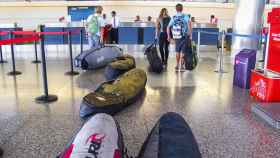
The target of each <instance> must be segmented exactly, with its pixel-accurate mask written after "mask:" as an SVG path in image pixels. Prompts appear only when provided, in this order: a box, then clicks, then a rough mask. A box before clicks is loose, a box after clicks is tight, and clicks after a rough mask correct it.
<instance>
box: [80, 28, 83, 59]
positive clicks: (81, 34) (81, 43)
mask: <svg viewBox="0 0 280 158" xmlns="http://www.w3.org/2000/svg"><path fill="white" fill-rule="evenodd" d="M83 33H84V31H83V29H81V30H80V49H81V51H80V53H81V54H82V53H83V51H84V35H83Z"/></svg>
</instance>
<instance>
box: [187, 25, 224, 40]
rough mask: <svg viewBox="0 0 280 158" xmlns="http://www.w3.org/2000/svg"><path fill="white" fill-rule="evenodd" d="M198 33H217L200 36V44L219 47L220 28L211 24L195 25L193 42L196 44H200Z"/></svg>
mask: <svg viewBox="0 0 280 158" xmlns="http://www.w3.org/2000/svg"><path fill="white" fill-rule="evenodd" d="M198 31H203V32H210V33H217V34H207V33H202V32H201V34H200V44H201V45H217V44H218V41H219V35H218V33H219V28H218V27H217V25H215V24H209V23H194V24H193V35H192V37H193V40H194V41H195V43H197V42H198V33H197V32H198Z"/></svg>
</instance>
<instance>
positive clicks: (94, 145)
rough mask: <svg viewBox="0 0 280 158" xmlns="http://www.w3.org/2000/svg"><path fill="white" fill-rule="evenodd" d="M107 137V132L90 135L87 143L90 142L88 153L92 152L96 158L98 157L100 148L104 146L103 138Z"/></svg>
mask: <svg viewBox="0 0 280 158" xmlns="http://www.w3.org/2000/svg"><path fill="white" fill-rule="evenodd" d="M105 137H106V135H105V134H98V133H97V134H93V135H91V136H89V137H88V139H87V140H86V142H85V144H88V143H90V145H89V149H88V153H91V154H92V155H93V156H94V158H98V155H99V154H100V153H99V150H100V148H101V146H102V143H103V140H104V138H105Z"/></svg>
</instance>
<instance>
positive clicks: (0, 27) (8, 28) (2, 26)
mask: <svg viewBox="0 0 280 158" xmlns="http://www.w3.org/2000/svg"><path fill="white" fill-rule="evenodd" d="M0 31H22V27H18V26H17V24H16V23H13V24H0ZM17 36H19V35H17ZM17 36H16V37H17ZM8 38H10V35H2V36H0V40H3V39H8Z"/></svg>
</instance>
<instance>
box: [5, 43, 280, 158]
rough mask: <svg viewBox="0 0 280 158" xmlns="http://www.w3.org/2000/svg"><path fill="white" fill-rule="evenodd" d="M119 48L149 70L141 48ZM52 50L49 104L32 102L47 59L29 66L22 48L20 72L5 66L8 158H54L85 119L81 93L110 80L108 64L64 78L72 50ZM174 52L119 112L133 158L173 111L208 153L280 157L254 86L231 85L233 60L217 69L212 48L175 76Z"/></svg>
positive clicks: (29, 57)
mask: <svg viewBox="0 0 280 158" xmlns="http://www.w3.org/2000/svg"><path fill="white" fill-rule="evenodd" d="M121 47H122V48H123V49H124V50H125V52H127V53H129V54H132V55H135V56H137V59H136V62H137V67H138V68H141V69H144V70H147V63H148V62H147V60H146V59H145V58H144V57H143V56H144V55H143V51H142V50H143V46H140V47H136V46H121ZM26 49H27V48H26ZM32 50H33V49H32ZM74 50H75V49H74ZM7 51H8V50H7ZM47 52H48V53H47V57H48V58H47V60H48V63H47V65H48V82H49V92H50V93H52V94H56V95H57V96H58V101H57V102H54V103H51V104H45V105H41V104H36V103H35V101H34V99H35V98H36V97H37V96H39V95H41V94H42V92H43V86H42V74H41V64H31V63H30V60H32V59H33V54H32V55H30V54H31V53H33V52H32V51H31V52H30V51H24V52H19V51H17V54H16V56H17V57H18V54H19V53H22V54H20V58H17V61H16V64H17V69H19V71H22V72H23V74H22V75H19V76H15V77H13V76H7V75H6V72H8V71H10V66H11V63H8V64H0V146H1V147H3V148H4V149H5V150H6V154H5V156H4V158H6V157H7V158H10V157H28V158H29V157H36V158H41V157H42V158H45V157H55V156H56V155H57V154H58V153H59V151H61V150H62V149H63V148H64V146H65V145H66V144H67V142H68V140H70V139H71V137H72V136H73V135H74V133H75V131H76V130H78V129H79V128H80V127H81V125H82V123H83V122H82V120H80V118H79V107H80V103H81V100H82V98H83V96H85V95H86V94H87V93H89V92H90V91H94V90H95V89H96V88H97V87H98V86H99V84H100V83H102V82H104V81H105V78H104V75H103V72H104V69H101V70H94V71H87V72H85V71H80V75H79V76H72V77H70V76H65V75H64V72H66V71H67V70H69V58H68V55H69V54H68V52H67V48H66V47H65V48H64V47H57V46H53V47H48V49H47ZM74 53H75V54H78V53H79V49H77V50H76V51H74ZM4 54H7V55H8V52H5V53H4ZM174 55H175V53H174V52H171V57H170V62H169V65H168V68H167V69H166V70H165V71H164V72H163V73H162V74H154V73H150V72H147V75H148V81H147V86H146V90H145V93H144V94H143V95H142V96H141V97H140V98H139V100H138V101H137V102H136V103H134V104H132V105H131V106H129V107H128V108H126V109H125V110H123V111H122V112H120V113H119V114H117V115H116V116H115V118H116V119H117V121H118V122H119V124H120V126H121V129H122V132H123V135H124V140H125V142H126V146H128V147H129V149H130V152H131V154H132V155H136V153H137V152H138V151H139V149H140V147H141V144H142V143H143V141H144V140H145V138H146V137H147V135H148V132H149V131H150V130H151V128H152V127H153V126H154V124H155V122H156V121H157V120H158V119H159V117H160V116H161V115H162V114H164V113H166V112H169V111H173V112H177V113H179V114H181V115H182V116H183V117H184V118H185V119H186V121H187V122H188V123H189V124H190V126H191V128H192V129H193V132H194V135H195V137H196V139H197V141H198V144H199V147H200V150H201V152H202V155H203V157H277V156H278V154H279V153H280V137H279V133H278V132H277V131H275V130H274V129H272V128H270V127H269V126H267V125H266V124H265V123H263V122H261V121H259V120H258V119H256V118H255V117H254V116H253V115H252V114H251V113H250V106H251V105H252V103H253V101H252V100H251V99H250V97H249V95H248V91H247V90H243V89H239V88H237V87H233V86H232V70H233V69H232V65H230V64H228V63H225V69H226V70H227V71H228V73H226V74H223V75H219V74H217V73H214V72H213V71H214V70H215V68H216V65H217V59H216V52H209V53H206V54H201V56H202V58H201V59H200V62H199V65H198V67H197V68H196V70H195V71H193V72H188V71H187V72H184V73H176V72H175V70H174V66H175V58H174ZM74 56H75V55H74ZM25 58H26V59H25ZM23 59H24V60H23Z"/></svg>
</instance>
